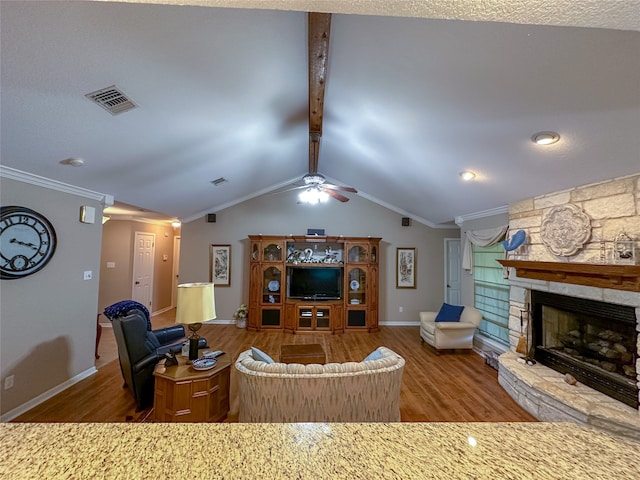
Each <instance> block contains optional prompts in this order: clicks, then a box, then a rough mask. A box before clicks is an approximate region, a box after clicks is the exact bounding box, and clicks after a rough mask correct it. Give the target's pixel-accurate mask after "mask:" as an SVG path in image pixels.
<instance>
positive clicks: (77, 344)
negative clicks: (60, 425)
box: [0, 177, 102, 415]
mask: <svg viewBox="0 0 640 480" xmlns="http://www.w3.org/2000/svg"><path fill="white" fill-rule="evenodd" d="M0 191H1V196H0V198H1V203H2V205H3V206H6V205H19V206H24V207H28V208H31V209H33V210H35V211H37V212H39V213H42V214H43V215H45V216H46V217H47V218H48V219H49V220H50V221H51V223H52V224H53V227H54V229H55V231H56V235H57V238H58V246H57V249H56V252H55V254H54V255H53V258H52V259H51V261H50V262H49V263H48V264H47V265H46V266H45V267H44V269H43V270H41V271H39V272H37V273H35V274H33V275H30V276H28V277H25V278H22V279H17V280H1V281H0V296H1V301H0V372H1V375H0V377H1V383H0V413H2V414H3V415H4V414H5V413H6V412H9V411H11V410H12V409H15V408H17V407H18V406H20V405H22V404H24V403H26V402H28V401H30V400H32V399H34V398H35V397H37V396H38V395H41V394H43V393H44V392H47V391H48V390H50V389H53V388H55V387H58V386H59V385H61V384H63V383H65V382H67V381H69V380H70V379H72V378H74V377H77V376H81V375H87V374H89V373H91V371H95V370H94V349H95V338H96V304H97V302H98V278H99V274H100V264H99V258H100V246H101V233H102V225H101V224H100V222H99V221H98V222H97V223H95V224H91V225H89V224H84V223H80V221H79V212H80V207H81V206H82V205H89V206H93V207H95V208H96V218H100V216H101V214H102V205H100V203H99V202H98V201H96V200H91V199H87V198H83V197H80V196H76V195H72V194H68V193H62V192H59V191H55V190H51V189H48V188H43V187H39V186H34V185H30V184H28V183H24V182H21V181H17V180H13V179H8V178H4V177H3V178H0ZM86 270H91V271H93V279H92V280H86V281H85V280H83V272H84V271H86ZM9 375H13V376H14V386H13V388H11V389H9V390H5V389H4V380H5V378H6V377H7V376H9Z"/></svg>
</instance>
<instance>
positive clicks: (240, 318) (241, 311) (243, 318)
mask: <svg viewBox="0 0 640 480" xmlns="http://www.w3.org/2000/svg"><path fill="white" fill-rule="evenodd" d="M248 314H249V309H248V308H247V306H246V305H245V304H244V303H243V304H242V305H240V306H239V307H238V309H237V310H236V312H235V313H234V314H233V318H235V319H236V327H238V328H246V327H247V315H248Z"/></svg>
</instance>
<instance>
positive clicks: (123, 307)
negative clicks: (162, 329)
mask: <svg viewBox="0 0 640 480" xmlns="http://www.w3.org/2000/svg"><path fill="white" fill-rule="evenodd" d="M131 310H141V311H142V312H144V315H145V317H146V319H147V330H151V316H150V315H149V310H148V309H147V307H145V306H144V305H143V304H141V303H140V302H136V301H134V300H122V301H121V302H117V303H114V304H113V305H109V306H108V307H107V308H105V309H104V314H105V316H106V317H107V318H108V319H109V320H113V319H114V318H118V317H124V316H126V315H128V314H129V312H130V311H131Z"/></svg>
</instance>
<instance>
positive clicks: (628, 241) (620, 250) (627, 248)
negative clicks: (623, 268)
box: [613, 232, 636, 265]
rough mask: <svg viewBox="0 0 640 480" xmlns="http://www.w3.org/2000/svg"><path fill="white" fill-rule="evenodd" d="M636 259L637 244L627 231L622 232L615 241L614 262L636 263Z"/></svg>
mask: <svg viewBox="0 0 640 480" xmlns="http://www.w3.org/2000/svg"><path fill="white" fill-rule="evenodd" d="M635 260H636V245H635V242H634V241H633V239H632V238H631V237H630V236H629V235H627V233H626V232H621V233H620V234H618V236H617V237H616V239H615V241H614V242H613V261H614V263H620V264H627V265H634V264H635Z"/></svg>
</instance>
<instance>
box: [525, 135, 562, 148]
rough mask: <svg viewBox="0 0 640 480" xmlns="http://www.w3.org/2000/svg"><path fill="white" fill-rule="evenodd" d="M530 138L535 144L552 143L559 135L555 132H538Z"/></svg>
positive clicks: (558, 138)
mask: <svg viewBox="0 0 640 480" xmlns="http://www.w3.org/2000/svg"><path fill="white" fill-rule="evenodd" d="M531 140H532V141H533V143H535V144H537V145H552V144H554V143H556V142H558V141H559V140H560V135H558V134H557V133H556V132H538V133H536V134H534V135H533V136H532V137H531Z"/></svg>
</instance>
